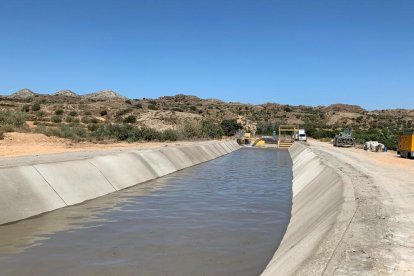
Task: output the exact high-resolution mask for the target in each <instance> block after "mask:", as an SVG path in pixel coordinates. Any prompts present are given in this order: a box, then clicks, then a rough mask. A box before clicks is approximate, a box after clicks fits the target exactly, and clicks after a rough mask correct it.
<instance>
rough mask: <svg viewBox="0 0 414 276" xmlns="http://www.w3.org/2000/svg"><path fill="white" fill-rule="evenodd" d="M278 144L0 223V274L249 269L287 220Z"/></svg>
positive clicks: (283, 160) (265, 255)
mask: <svg viewBox="0 0 414 276" xmlns="http://www.w3.org/2000/svg"><path fill="white" fill-rule="evenodd" d="M291 177H292V176H291V161H290V158H289V156H288V153H287V152H286V151H276V150H274V149H270V150H269V149H268V150H255V149H244V150H240V151H237V152H234V153H232V154H230V155H227V156H224V157H222V158H218V159H216V160H213V161H211V162H208V163H204V164H201V165H198V166H195V167H191V168H188V169H185V170H183V171H179V172H176V173H174V174H171V175H168V176H165V177H162V178H160V179H156V180H153V181H149V182H147V183H144V184H140V185H137V186H135V187H132V188H129V189H127V190H123V191H120V192H116V193H113V194H111V195H107V196H104V197H102V198H99V199H95V200H92V201H89V202H86V203H84V204H80V205H78V206H72V207H67V208H64V209H60V210H57V211H54V212H51V213H48V214H44V215H41V216H38V217H35V218H32V219H28V220H24V221H21V222H17V223H14V224H10V225H5V226H0V257H1V258H2V259H0V274H17V275H26V274H36V275H44V274H60V275H62V273H63V272H64V273H63V274H68V275H73V274H87V275H90V274H102V273H104V274H116V275H120V274H121V275H136V274H139V275H255V274H259V273H260V272H261V271H262V270H263V269H264V267H265V266H266V264H267V262H268V261H269V260H270V258H271V257H272V255H273V253H274V251H275V249H276V248H277V245H278V244H279V242H280V240H281V238H282V236H283V233H284V232H285V230H286V227H287V223H288V221H289V218H290V208H291Z"/></svg>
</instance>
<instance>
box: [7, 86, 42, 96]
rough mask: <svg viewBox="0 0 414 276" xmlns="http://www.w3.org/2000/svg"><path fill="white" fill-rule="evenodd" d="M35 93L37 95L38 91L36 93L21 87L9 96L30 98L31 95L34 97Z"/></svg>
mask: <svg viewBox="0 0 414 276" xmlns="http://www.w3.org/2000/svg"><path fill="white" fill-rule="evenodd" d="M35 95H37V94H36V93H34V92H33V91H32V90H30V89H27V88H24V89H21V90H19V91H17V92H15V93H13V94H11V95H10V96H9V98H12V99H28V98H30V97H34V96H35Z"/></svg>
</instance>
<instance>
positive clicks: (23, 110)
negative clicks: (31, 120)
mask: <svg viewBox="0 0 414 276" xmlns="http://www.w3.org/2000/svg"><path fill="white" fill-rule="evenodd" d="M29 111H30V105H28V104H25V105H23V106H22V112H29Z"/></svg>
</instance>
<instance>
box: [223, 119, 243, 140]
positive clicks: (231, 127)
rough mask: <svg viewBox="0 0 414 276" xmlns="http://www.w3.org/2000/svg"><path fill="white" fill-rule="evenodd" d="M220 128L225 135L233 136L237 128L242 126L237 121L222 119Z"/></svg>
mask: <svg viewBox="0 0 414 276" xmlns="http://www.w3.org/2000/svg"><path fill="white" fill-rule="evenodd" d="M221 128H222V129H223V132H224V135H226V136H233V135H235V134H236V133H237V131H238V130H239V129H242V128H243V127H242V126H241V125H240V124H239V123H237V121H236V120H234V119H233V120H223V121H222V122H221Z"/></svg>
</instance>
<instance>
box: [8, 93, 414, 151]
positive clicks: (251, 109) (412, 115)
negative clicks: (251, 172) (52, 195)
mask: <svg viewBox="0 0 414 276" xmlns="http://www.w3.org/2000/svg"><path fill="white" fill-rule="evenodd" d="M413 119H414V110H403V109H397V110H375V111H367V110H364V109H363V108H361V107H359V106H355V105H346V104H334V105H330V106H317V107H312V106H305V105H300V106H290V105H281V104H277V103H265V104H260V105H251V104H243V103H233V102H224V101H221V100H217V99H200V98H198V97H196V96H190V95H183V94H179V95H175V96H164V97H160V98H158V99H147V98H142V99H127V98H125V97H124V96H122V95H119V94H118V93H116V92H114V91H112V90H102V91H100V92H96V93H91V94H87V95H83V96H80V95H78V94H76V93H75V92H73V91H70V90H61V91H59V92H57V93H54V94H52V95H48V94H39V93H35V92H33V91H31V90H29V89H23V90H20V91H18V92H16V93H14V94H12V95H10V96H0V124H1V125H0V132H9V131H14V130H17V131H20V132H39V133H44V134H47V135H50V136H59V137H64V138H70V139H74V140H92V141H101V142H102V141H103V142H104V141H107V140H127V141H137V140H177V139H195V138H216V137H220V136H221V135H234V132H235V130H236V129H238V128H240V127H243V128H244V129H245V130H246V131H251V132H256V133H257V134H271V133H272V131H273V130H274V129H277V127H278V126H279V125H281V124H295V125H299V126H301V127H303V128H305V129H306V130H307V132H308V134H309V135H310V136H313V137H315V138H324V137H333V135H334V134H335V133H337V132H338V131H340V130H341V129H342V128H344V127H349V128H352V129H353V130H354V134H355V136H356V137H357V138H358V140H359V141H360V142H362V141H363V140H368V139H374V140H381V141H383V142H385V143H386V144H388V145H389V146H390V147H393V146H395V135H396V134H397V133H398V131H399V130H400V129H403V128H412V127H413ZM143 132H145V133H143Z"/></svg>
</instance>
